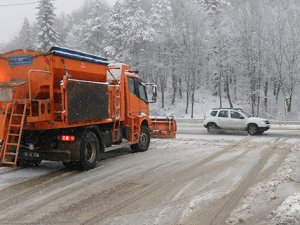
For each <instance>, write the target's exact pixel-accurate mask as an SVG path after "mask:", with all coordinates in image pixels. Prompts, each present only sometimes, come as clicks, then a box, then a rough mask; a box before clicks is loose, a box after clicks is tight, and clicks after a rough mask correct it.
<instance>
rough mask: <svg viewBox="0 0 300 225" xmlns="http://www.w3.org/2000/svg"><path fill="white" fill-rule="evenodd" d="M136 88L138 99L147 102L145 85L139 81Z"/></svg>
mask: <svg viewBox="0 0 300 225" xmlns="http://www.w3.org/2000/svg"><path fill="white" fill-rule="evenodd" d="M138 87H139V98H140V99H142V100H144V101H145V102H148V98H147V92H146V87H145V85H144V84H143V83H142V82H141V81H139V83H138Z"/></svg>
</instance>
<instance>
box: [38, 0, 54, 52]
mask: <svg viewBox="0 0 300 225" xmlns="http://www.w3.org/2000/svg"><path fill="white" fill-rule="evenodd" d="M37 10H38V13H37V25H38V29H39V32H38V35H37V43H36V46H37V48H38V49H40V50H42V51H47V50H48V49H49V48H50V47H51V46H53V45H58V44H59V37H58V34H57V32H56V29H55V27H54V24H55V17H56V15H55V13H54V10H55V8H54V5H53V0H39V4H38V6H37Z"/></svg>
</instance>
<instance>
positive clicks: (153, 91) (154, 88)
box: [152, 85, 157, 98]
mask: <svg viewBox="0 0 300 225" xmlns="http://www.w3.org/2000/svg"><path fill="white" fill-rule="evenodd" d="M152 93H153V97H155V98H156V97H157V86H156V85H153V87H152Z"/></svg>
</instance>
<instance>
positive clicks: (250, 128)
mask: <svg viewBox="0 0 300 225" xmlns="http://www.w3.org/2000/svg"><path fill="white" fill-rule="evenodd" d="M248 134H250V135H256V134H258V126H257V125H256V124H249V125H248Z"/></svg>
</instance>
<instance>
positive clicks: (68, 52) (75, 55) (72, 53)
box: [49, 46, 109, 66]
mask: <svg viewBox="0 0 300 225" xmlns="http://www.w3.org/2000/svg"><path fill="white" fill-rule="evenodd" d="M49 53H52V54H53V55H56V56H61V57H64V58H68V59H74V60H80V61H84V62H90V63H97V64H101V65H106V66H107V65H108V64H109V62H108V59H107V58H105V57H102V56H97V55H93V54H89V53H85V52H81V51H76V50H72V49H68V48H62V47H55V46H54V47H52V48H50V50H49Z"/></svg>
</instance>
